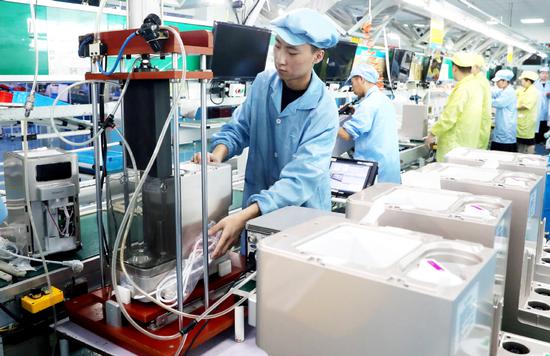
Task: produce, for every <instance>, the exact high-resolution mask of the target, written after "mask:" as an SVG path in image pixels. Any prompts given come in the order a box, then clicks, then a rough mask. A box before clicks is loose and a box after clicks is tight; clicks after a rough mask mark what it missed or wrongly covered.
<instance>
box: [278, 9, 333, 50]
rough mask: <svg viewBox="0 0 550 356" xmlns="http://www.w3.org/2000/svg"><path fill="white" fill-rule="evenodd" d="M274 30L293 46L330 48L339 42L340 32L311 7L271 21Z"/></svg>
mask: <svg viewBox="0 0 550 356" xmlns="http://www.w3.org/2000/svg"><path fill="white" fill-rule="evenodd" d="M271 25H273V28H272V29H273V32H275V33H276V34H277V35H278V36H279V37H281V39H282V40H283V41H285V42H286V43H288V44H289V45H291V46H299V45H303V44H306V43H307V44H310V45H312V46H315V47H317V48H330V47H334V46H336V44H337V43H338V38H339V34H338V31H336V28H335V27H334V25H333V24H332V23H331V22H330V21H329V20H328V19H327V18H326V17H325V16H323V15H321V14H320V13H318V12H317V11H314V10H311V9H296V10H293V11H291V12H289V13H288V14H286V15H283V16H281V17H278V18H276V19H275V20H273V21H271Z"/></svg>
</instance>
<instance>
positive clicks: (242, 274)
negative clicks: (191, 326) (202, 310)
mask: <svg viewBox="0 0 550 356" xmlns="http://www.w3.org/2000/svg"><path fill="white" fill-rule="evenodd" d="M244 275H246V271H245V272H242V273H241V274H240V275H239V277H238V278H237V280H236V281H235V282H233V284H231V287H230V288H229V289H230V290H231V288H233V287H235V286H236V285H237V284H239V282H241V281H242V278H243V276H244ZM209 321H210V319H207V320H206V322H205V323H204V324H202V326H201V328H200V329H199V331H198V332H197V333H196V334H195V335H194V336H193V339H192V340H191V343H190V344H189V346H187V349H186V350H185V352H184V353H183V356H187V355H188V353H189V351H190V350H191V349H192V348H193V344H194V343H195V341H197V338H198V337H199V335H200V333H201V332H202V331H203V330H204V328H206V325H207V324H208V322H209Z"/></svg>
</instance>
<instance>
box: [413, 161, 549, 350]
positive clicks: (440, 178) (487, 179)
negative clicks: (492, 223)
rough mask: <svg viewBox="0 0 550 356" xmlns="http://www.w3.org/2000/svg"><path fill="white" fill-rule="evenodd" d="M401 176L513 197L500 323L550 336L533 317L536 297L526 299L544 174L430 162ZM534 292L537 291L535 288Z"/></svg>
mask: <svg viewBox="0 0 550 356" xmlns="http://www.w3.org/2000/svg"><path fill="white" fill-rule="evenodd" d="M407 175H413V176H416V177H412V178H413V179H409V178H407V177H405V178H404V181H405V182H409V183H414V182H418V183H420V182H421V181H422V180H424V182H426V181H430V182H432V183H434V184H435V183H437V182H439V187H440V188H442V189H447V190H455V191H461V192H469V193H474V194H487V195H492V196H496V197H500V198H503V199H507V200H510V201H511V202H512V220H511V225H510V243H509V249H508V251H509V255H508V264H507V275H506V288H505V297H504V308H503V322H502V328H503V330H504V331H510V332H514V333H517V334H521V335H529V336H533V337H536V338H537V339H540V340H544V341H547V342H548V341H550V338H549V337H548V335H549V333H548V328H547V327H546V326H544V324H543V323H540V322H537V321H536V320H537V319H538V316H537V317H535V315H537V314H540V309H541V308H542V306H541V305H540V297H542V296H539V297H536V298H535V299H529V295H531V291H532V290H533V289H536V287H534V286H533V282H534V281H533V268H534V266H533V262H534V258H533V257H534V255H535V250H536V246H537V242H538V240H539V238H540V236H541V234H542V233H543V230H542V224H541V223H540V218H541V211H542V201H541V200H540V199H539V197H540V192H541V191H543V190H544V186H543V180H542V178H541V177H540V176H538V175H535V174H532V173H524V172H512V171H505V170H496V169H494V168H481V167H469V166H463V165H457V164H451V163H434V164H430V165H428V166H426V167H423V168H421V169H420V170H418V171H416V172H409V173H407ZM535 293H536V292H535Z"/></svg>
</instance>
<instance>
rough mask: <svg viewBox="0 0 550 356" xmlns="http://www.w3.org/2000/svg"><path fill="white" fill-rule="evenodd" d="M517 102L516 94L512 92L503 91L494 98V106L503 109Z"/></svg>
mask: <svg viewBox="0 0 550 356" xmlns="http://www.w3.org/2000/svg"><path fill="white" fill-rule="evenodd" d="M515 100H516V94H515V93H514V92H510V91H502V92H500V93H499V95H497V96H496V97H494V98H493V106H494V107H495V108H497V109H502V108H505V107H507V106H508V105H510V104H512V103H513V102H514V101H515Z"/></svg>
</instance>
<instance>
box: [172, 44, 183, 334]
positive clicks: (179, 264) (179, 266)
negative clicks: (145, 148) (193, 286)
mask: <svg viewBox="0 0 550 356" xmlns="http://www.w3.org/2000/svg"><path fill="white" fill-rule="evenodd" d="M172 67H173V68H174V69H177V67H178V55H177V54H172ZM178 90H179V83H178V81H177V80H175V79H174V80H172V106H173V107H174V106H175V107H176V109H175V110H174V114H173V117H172V149H173V151H172V152H173V156H174V194H175V196H174V213H175V214H176V218H175V219H174V221H175V223H176V288H177V296H178V310H179V311H180V312H181V311H183V290H182V287H183V276H182V271H183V256H182V253H183V251H182V246H183V241H182V235H181V227H182V225H181V176H180V139H179V137H180V136H179V135H180V134H179V124H178V120H179V109H178V108H177V106H178V103H179V97H180V95H181V93H179V92H178ZM179 327H180V329H181V328H183V318H182V317H181V316H180V318H179Z"/></svg>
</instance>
